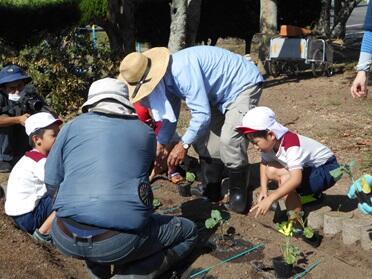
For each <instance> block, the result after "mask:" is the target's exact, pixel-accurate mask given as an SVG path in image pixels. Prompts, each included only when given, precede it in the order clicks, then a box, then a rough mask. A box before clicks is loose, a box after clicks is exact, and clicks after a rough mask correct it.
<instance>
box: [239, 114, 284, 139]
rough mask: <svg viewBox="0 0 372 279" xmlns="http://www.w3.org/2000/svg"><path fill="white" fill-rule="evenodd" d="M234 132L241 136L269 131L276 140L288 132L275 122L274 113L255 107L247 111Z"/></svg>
mask: <svg viewBox="0 0 372 279" xmlns="http://www.w3.org/2000/svg"><path fill="white" fill-rule="evenodd" d="M236 130H238V131H239V132H240V133H242V134H250V133H254V132H257V131H264V130H269V131H272V132H273V133H274V134H275V137H276V138H277V139H280V138H281V137H282V136H283V135H284V134H285V133H286V132H288V128H286V127H284V126H283V125H282V124H280V123H278V122H277V121H276V119H275V113H274V112H273V111H272V110H271V109H270V108H268V107H255V108H253V109H251V110H250V111H248V112H247V113H246V114H245V115H244V117H243V119H242V125H240V126H238V127H236Z"/></svg>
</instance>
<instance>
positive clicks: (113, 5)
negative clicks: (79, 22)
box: [102, 0, 135, 56]
mask: <svg viewBox="0 0 372 279" xmlns="http://www.w3.org/2000/svg"><path fill="white" fill-rule="evenodd" d="M134 8H135V7H134V1H133V0H109V2H108V14H107V21H104V22H103V23H102V28H104V29H105V31H106V33H107V36H108V38H109V42H110V47H111V52H112V55H114V56H125V55H126V54H128V53H130V52H132V51H134V50H135V40H134V30H135V29H134V28H135V26H134Z"/></svg>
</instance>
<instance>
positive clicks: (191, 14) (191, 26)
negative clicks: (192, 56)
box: [186, 0, 202, 46]
mask: <svg viewBox="0 0 372 279" xmlns="http://www.w3.org/2000/svg"><path fill="white" fill-rule="evenodd" d="M201 4H202V0H188V3H187V19H186V45H187V46H193V45H195V44H196V36H197V34H198V29H199V23H200V13H201Z"/></svg>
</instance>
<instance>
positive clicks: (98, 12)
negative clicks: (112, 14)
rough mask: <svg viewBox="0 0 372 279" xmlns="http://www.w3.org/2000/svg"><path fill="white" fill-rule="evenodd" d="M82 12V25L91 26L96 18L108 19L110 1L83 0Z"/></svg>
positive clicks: (81, 3) (81, 4)
mask: <svg viewBox="0 0 372 279" xmlns="http://www.w3.org/2000/svg"><path fill="white" fill-rule="evenodd" d="M80 11H81V19H80V22H81V23H82V24H89V23H91V22H92V20H94V19H96V18H105V17H107V11H108V0H81V1H80Z"/></svg>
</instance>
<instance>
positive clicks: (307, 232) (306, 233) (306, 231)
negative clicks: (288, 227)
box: [304, 227, 314, 238]
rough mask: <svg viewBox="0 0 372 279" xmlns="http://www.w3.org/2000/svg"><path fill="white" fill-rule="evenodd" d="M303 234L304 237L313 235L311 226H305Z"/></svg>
mask: <svg viewBox="0 0 372 279" xmlns="http://www.w3.org/2000/svg"><path fill="white" fill-rule="evenodd" d="M304 236H305V237H306V238H312V237H313V236H314V231H313V229H312V228H310V227H305V228H304Z"/></svg>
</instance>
